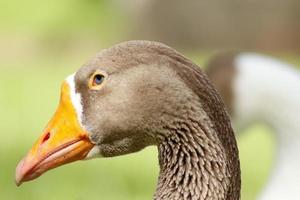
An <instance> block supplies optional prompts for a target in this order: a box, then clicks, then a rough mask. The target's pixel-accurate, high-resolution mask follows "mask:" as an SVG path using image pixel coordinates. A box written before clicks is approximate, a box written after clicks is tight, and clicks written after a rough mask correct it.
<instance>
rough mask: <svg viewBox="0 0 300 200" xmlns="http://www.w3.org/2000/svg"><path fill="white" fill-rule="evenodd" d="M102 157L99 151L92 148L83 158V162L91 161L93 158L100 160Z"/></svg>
mask: <svg viewBox="0 0 300 200" xmlns="http://www.w3.org/2000/svg"><path fill="white" fill-rule="evenodd" d="M101 157H102V155H101V153H100V149H99V148H98V147H97V145H96V146H94V147H93V148H92V149H91V150H90V152H89V153H88V154H87V156H86V157H85V160H89V159H93V158H101Z"/></svg>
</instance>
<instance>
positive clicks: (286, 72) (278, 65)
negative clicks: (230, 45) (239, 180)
mask: <svg viewBox="0 0 300 200" xmlns="http://www.w3.org/2000/svg"><path fill="white" fill-rule="evenodd" d="M225 70H227V72H229V73H230V74H227V75H225V76H227V80H226V78H224V77H223V80H221V78H220V77H219V76H220V75H218V74H219V73H223V72H221V71H225ZM208 74H209V76H210V78H211V79H212V81H213V82H214V83H215V85H216V87H217V89H218V90H219V92H220V93H221V94H222V95H223V96H224V97H225V98H226V104H227V106H228V108H229V109H230V110H231V116H232V120H233V125H234V127H235V129H236V131H237V132H239V131H240V130H241V129H244V128H246V127H247V126H249V125H251V124H252V123H254V122H257V121H260V122H263V123H266V124H267V125H269V126H270V127H271V128H272V129H273V130H274V133H276V134H275V135H276V137H277V146H278V148H277V149H276V157H277V159H276V163H275V167H274V168H273V170H272V172H271V178H270V179H269V181H268V184H267V186H266V187H265V189H264V190H263V192H262V194H261V195H260V196H259V199H261V200H269V199H272V200H277V199H278V200H281V199H297V198H298V197H299V192H298V188H299V185H300V172H299V168H300V157H299V154H300V118H299V113H300V104H299V102H300V73H299V72H298V71H297V70H296V69H294V68H293V66H291V65H289V64H286V63H284V62H281V61H278V60H276V59H274V58H270V57H267V56H262V55H259V54H254V53H238V54H231V53H230V54H228V53H226V54H221V55H219V56H216V57H215V58H214V59H212V60H211V61H210V63H209V65H208ZM223 74H224V73H223ZM228 77H229V78H228ZM217 79H218V80H217ZM224 85H225V87H224ZM249 148H251V147H249ZM252 148H254V147H252ZM257 167H259V164H258V165H257Z"/></svg>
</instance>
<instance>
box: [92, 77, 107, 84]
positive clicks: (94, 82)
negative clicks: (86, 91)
mask: <svg viewBox="0 0 300 200" xmlns="http://www.w3.org/2000/svg"><path fill="white" fill-rule="evenodd" d="M104 79H105V77H104V76H103V75H102V74H96V75H95V76H94V79H93V86H97V85H100V84H101V83H103V81H104Z"/></svg>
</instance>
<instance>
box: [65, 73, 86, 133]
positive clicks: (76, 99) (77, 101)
mask: <svg viewBox="0 0 300 200" xmlns="http://www.w3.org/2000/svg"><path fill="white" fill-rule="evenodd" d="M66 81H67V83H68V85H69V87H70V97H71V101H72V104H73V106H74V108H75V111H76V114H77V118H78V121H79V124H80V125H81V127H83V125H82V103H81V94H80V93H77V92H76V87H75V73H74V74H71V75H70V76H68V77H67V78H66Z"/></svg>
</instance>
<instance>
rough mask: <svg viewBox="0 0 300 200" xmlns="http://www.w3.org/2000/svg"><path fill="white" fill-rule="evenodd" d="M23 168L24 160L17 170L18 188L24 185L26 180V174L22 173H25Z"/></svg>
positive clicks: (16, 181) (16, 180)
mask: <svg viewBox="0 0 300 200" xmlns="http://www.w3.org/2000/svg"><path fill="white" fill-rule="evenodd" d="M23 166H24V159H23V160H21V161H20V162H19V164H18V166H17V168H16V175H15V183H16V185H17V186H18V187H19V186H20V185H21V184H22V182H23V178H24V173H22V172H23V171H24V170H23Z"/></svg>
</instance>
